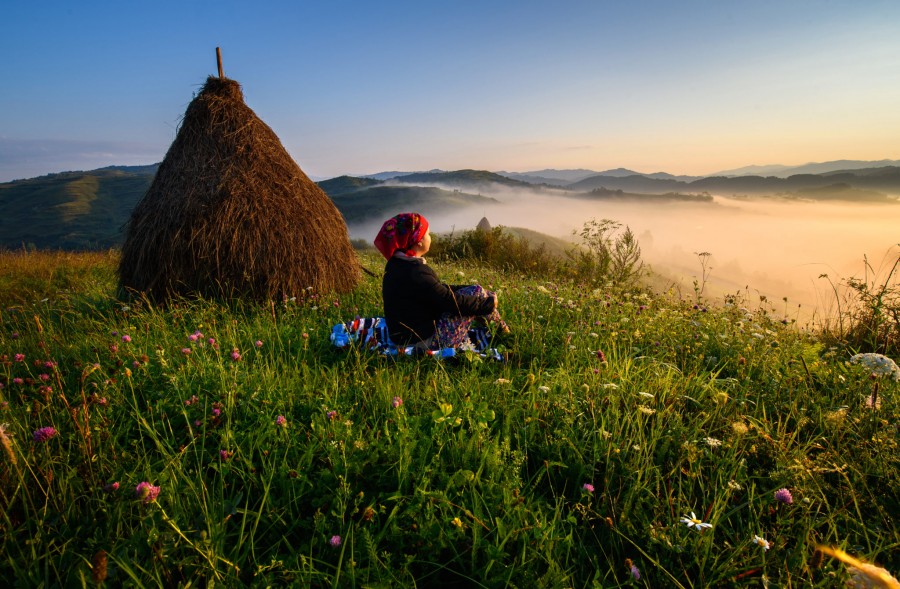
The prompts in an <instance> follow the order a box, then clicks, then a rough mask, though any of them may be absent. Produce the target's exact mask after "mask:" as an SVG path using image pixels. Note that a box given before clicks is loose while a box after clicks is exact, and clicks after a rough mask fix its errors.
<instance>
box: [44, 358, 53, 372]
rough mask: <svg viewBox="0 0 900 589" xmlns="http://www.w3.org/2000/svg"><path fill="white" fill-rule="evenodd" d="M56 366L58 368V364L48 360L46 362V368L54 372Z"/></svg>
mask: <svg viewBox="0 0 900 589" xmlns="http://www.w3.org/2000/svg"><path fill="white" fill-rule="evenodd" d="M55 366H56V362H54V361H53V360H47V361H45V362H44V368H48V369H50V370H52V369H53V368H54V367H55Z"/></svg>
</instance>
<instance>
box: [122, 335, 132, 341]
mask: <svg viewBox="0 0 900 589" xmlns="http://www.w3.org/2000/svg"><path fill="white" fill-rule="evenodd" d="M122 341H123V342H125V343H126V344H127V343H128V342H130V341H131V336H130V335H128V334H127V333H126V334H125V335H123V336H122Z"/></svg>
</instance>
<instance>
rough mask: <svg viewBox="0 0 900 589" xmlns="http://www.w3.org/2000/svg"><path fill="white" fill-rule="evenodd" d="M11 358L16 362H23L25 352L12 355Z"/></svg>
mask: <svg viewBox="0 0 900 589" xmlns="http://www.w3.org/2000/svg"><path fill="white" fill-rule="evenodd" d="M13 359H14V360H15V361H16V362H24V361H25V354H15V355H14V356H13Z"/></svg>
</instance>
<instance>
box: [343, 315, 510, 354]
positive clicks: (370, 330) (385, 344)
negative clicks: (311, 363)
mask: <svg viewBox="0 0 900 589" xmlns="http://www.w3.org/2000/svg"><path fill="white" fill-rule="evenodd" d="M330 337H331V343H332V344H333V345H334V346H335V347H338V348H346V347H347V346H350V345H352V344H355V345H360V346H363V347H364V348H366V349H370V350H374V351H376V352H379V353H381V354H384V355H385V356H398V355H404V356H415V355H417V354H425V355H428V356H433V357H435V358H453V357H455V356H457V355H458V354H462V353H464V352H474V353H476V354H478V355H479V356H481V357H482V358H491V359H492V360H503V356H502V355H500V352H498V351H497V349H496V348H492V347H490V345H491V333H490V332H489V331H488V329H487V328H486V327H474V328H472V329H470V330H469V341H468V342H467V343H466V344H464V345H462V346H459V347H456V348H439V349H436V350H424V351H423V350H419V349H416V348H415V347H414V346H398V345H396V344H395V343H394V342H392V341H391V338H390V336H389V335H388V328H387V321H385V320H384V318H383V317H367V318H363V317H357V318H356V319H354V320H353V321H347V322H345V323H338V324H337V325H335V326H334V327H332V328H331V336H330Z"/></svg>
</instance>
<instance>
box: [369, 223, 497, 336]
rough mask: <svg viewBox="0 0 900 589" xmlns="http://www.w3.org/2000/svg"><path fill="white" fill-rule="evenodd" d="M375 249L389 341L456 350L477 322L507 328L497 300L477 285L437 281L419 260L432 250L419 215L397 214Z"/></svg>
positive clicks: (384, 227) (387, 226)
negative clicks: (381, 264) (382, 264)
mask: <svg viewBox="0 0 900 589" xmlns="http://www.w3.org/2000/svg"><path fill="white" fill-rule="evenodd" d="M375 247H376V248H378V251H380V252H381V255H383V256H384V257H385V258H386V259H387V265H385V268H384V279H383V280H382V283H381V294H382V296H383V297H384V318H385V320H386V321H387V326H388V332H389V333H390V337H391V341H393V342H394V343H395V344H397V345H414V346H415V347H416V348H418V349H420V350H426V349H431V350H436V349H438V348H456V347H459V346H461V345H464V344H465V343H467V342H468V341H469V340H468V333H469V326H470V325H471V323H472V321H474V320H475V319H476V318H483V320H486V321H490V322H497V323H498V324H499V329H500V331H501V332H503V333H508V332H509V328H508V327H507V326H506V323H504V322H503V320H502V319H501V318H500V313H499V312H498V310H497V295H496V293H493V292H489V291H486V290H484V289H483V288H481V286H479V285H477V284H476V285H471V286H449V285H447V284H444V283H443V282H441V281H440V280H439V279H438V277H437V274H435V272H434V270H432V269H431V267H429V266H428V265H427V264H426V263H425V258H423V257H422V256H424V255H425V254H426V253H428V250H429V248H430V247H431V234H430V233H429V232H428V221H427V220H426V219H425V217H423V216H422V215H420V214H418V213H401V214H399V215H397V216H395V217H392V218H390V219H388V220H387V221H385V223H384V225H382V226H381V231H379V232H378V236H377V237H376V238H375Z"/></svg>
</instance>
